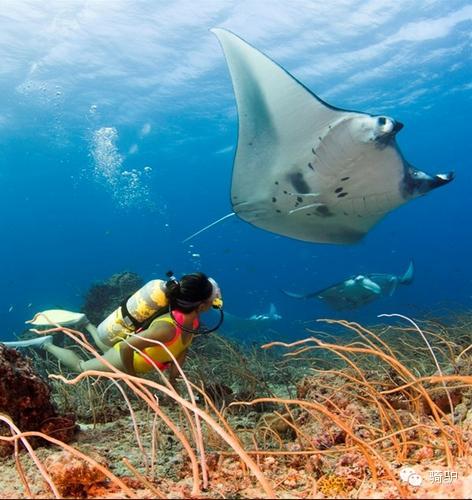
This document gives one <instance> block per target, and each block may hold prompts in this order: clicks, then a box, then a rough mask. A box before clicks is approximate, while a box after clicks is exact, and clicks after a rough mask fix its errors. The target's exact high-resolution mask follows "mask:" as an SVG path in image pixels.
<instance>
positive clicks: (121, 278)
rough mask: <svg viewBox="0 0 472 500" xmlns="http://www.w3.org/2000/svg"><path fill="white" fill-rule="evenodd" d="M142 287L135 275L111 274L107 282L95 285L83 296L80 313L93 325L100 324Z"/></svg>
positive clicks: (139, 278)
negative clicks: (83, 300)
mask: <svg viewBox="0 0 472 500" xmlns="http://www.w3.org/2000/svg"><path fill="white" fill-rule="evenodd" d="M143 285H144V281H143V279H142V278H141V277H140V276H139V275H137V274H136V273H131V272H127V271H126V272H123V273H117V274H113V275H112V276H111V277H110V278H109V279H108V280H106V281H102V282H100V283H95V284H94V285H92V286H91V287H90V289H89V291H88V292H87V293H86V294H85V302H84V305H83V306H82V308H81V312H83V313H85V314H86V316H87V318H88V319H89V320H90V321H91V322H92V323H93V324H94V325H98V324H99V323H101V322H102V321H103V320H104V319H105V318H106V317H107V316H108V315H109V314H110V313H111V312H113V311H114V310H115V309H116V308H117V307H118V306H119V305H120V304H121V302H122V301H123V300H124V299H126V298H127V297H129V296H130V295H131V294H133V293H134V292H135V291H136V290H138V289H139V288H141V287H142V286H143Z"/></svg>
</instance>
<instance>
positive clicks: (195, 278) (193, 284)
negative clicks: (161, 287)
mask: <svg viewBox="0 0 472 500" xmlns="http://www.w3.org/2000/svg"><path fill="white" fill-rule="evenodd" d="M167 276H168V277H169V278H170V279H169V281H167V283H166V295H167V298H168V299H169V305H170V307H171V309H177V310H179V311H182V312H183V313H189V312H192V311H194V310H195V309H196V308H197V307H198V306H199V305H200V304H201V303H202V302H205V301H206V300H208V299H209V298H210V297H211V294H212V292H213V285H212V284H211V282H210V281H209V279H208V276H206V275H205V274H203V273H192V274H186V275H184V276H182V278H181V279H180V281H179V280H177V279H176V278H175V276H174V274H173V273H172V272H171V271H169V272H168V273H167Z"/></svg>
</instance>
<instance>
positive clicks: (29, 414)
mask: <svg viewBox="0 0 472 500" xmlns="http://www.w3.org/2000/svg"><path fill="white" fill-rule="evenodd" d="M0 412H1V413H3V414H6V415H8V417H10V419H11V420H12V421H13V423H14V424H15V425H16V426H17V427H18V428H19V429H20V430H21V431H23V432H24V431H39V432H43V433H44V434H47V435H49V436H53V437H55V438H57V439H60V440H61V441H64V442H67V441H70V440H71V438H72V436H73V435H74V433H75V431H76V425H75V415H72V414H68V415H64V416H61V415H59V414H58V412H57V410H56V408H55V406H54V404H53V401H52V399H51V388H50V387H49V385H48V384H47V383H46V382H45V381H44V380H43V379H42V378H41V377H40V376H39V375H38V374H37V373H36V372H35V370H34V368H33V365H32V363H31V361H30V360H29V359H28V358H26V357H24V356H22V355H21V354H20V353H19V352H18V351H17V350H16V349H10V348H8V347H6V346H5V345H3V344H1V343H0ZM0 435H5V436H6V435H8V436H10V435H11V432H10V430H9V428H8V427H7V425H6V424H0ZM29 441H30V443H31V444H32V445H33V446H37V445H38V444H39V438H29ZM12 451H13V444H9V443H6V442H3V441H0V455H2V456H5V455H8V454H9V453H11V452H12Z"/></svg>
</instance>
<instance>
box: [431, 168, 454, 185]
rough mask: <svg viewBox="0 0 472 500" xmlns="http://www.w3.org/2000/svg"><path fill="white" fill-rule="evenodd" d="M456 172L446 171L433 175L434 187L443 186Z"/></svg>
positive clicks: (452, 178)
mask: <svg viewBox="0 0 472 500" xmlns="http://www.w3.org/2000/svg"><path fill="white" fill-rule="evenodd" d="M455 176H456V174H455V173H454V172H448V173H447V174H437V175H436V176H435V177H434V180H435V184H436V187H439V186H444V185H445V184H449V183H450V182H451V181H452V180H454V177H455Z"/></svg>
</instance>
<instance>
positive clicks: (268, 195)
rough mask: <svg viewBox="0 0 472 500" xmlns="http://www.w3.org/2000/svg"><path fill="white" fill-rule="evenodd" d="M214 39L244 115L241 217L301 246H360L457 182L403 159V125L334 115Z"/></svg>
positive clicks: (247, 54) (250, 52)
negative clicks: (416, 201)
mask: <svg viewBox="0 0 472 500" xmlns="http://www.w3.org/2000/svg"><path fill="white" fill-rule="evenodd" d="M213 32H214V33H215V34H216V36H217V37H218V39H219V41H220V43H221V45H222V47H223V51H224V54H225V57H226V60H227V63H228V67H229V70H230V74H231V79H232V82H233V87H234V92H235V96H236V102H237V108H238V115H239V134H238V145H237V151H236V155H235V160H234V167H233V177H232V187H231V202H232V206H233V209H234V212H235V213H236V214H237V215H238V216H239V217H240V218H241V219H243V220H245V221H246V222H249V223H251V224H253V225H255V226H257V227H260V228H262V229H266V230H268V231H272V232H274V233H278V234H282V235H285V236H289V237H291V238H296V239H299V240H304V241H311V242H323V243H354V242H356V241H358V240H359V239H361V238H362V237H363V236H364V235H365V234H366V233H367V232H368V231H369V229H370V228H371V227H372V226H373V225H374V224H376V223H377V222H378V221H379V220H380V219H381V218H382V217H384V216H385V215H386V214H387V213H388V212H389V211H391V210H393V209H394V208H396V207H398V206H400V205H402V204H404V203H406V202H408V201H409V200H411V199H413V198H416V197H418V196H421V195H423V194H426V193H427V192H429V191H430V190H432V189H434V188H436V187H438V186H441V185H444V184H447V183H448V182H450V181H451V180H452V178H453V174H452V173H447V174H439V175H436V176H431V175H429V174H426V173H425V172H421V171H419V170H417V169H415V168H413V167H412V166H411V165H410V164H409V163H408V162H407V161H405V160H404V159H403V157H402V154H401V152H400V151H399V149H398V146H397V144H396V141H395V135H396V133H397V132H398V131H399V130H400V129H401V128H402V126H403V125H402V124H401V123H399V122H396V121H395V120H393V119H392V118H389V117H387V116H372V115H369V114H367V113H361V112H354V111H348V110H343V109H339V108H335V107H333V106H331V105H329V104H327V103H325V102H323V101H322V100H321V99H319V98H318V97H317V96H316V95H315V94H313V93H312V92H310V91H309V90H308V89H307V88H306V87H305V86H304V85H303V84H301V83H300V82H299V81H298V80H296V79H295V78H294V77H293V76H292V75H290V73H288V72H287V71H286V70H284V69H283V68H282V67H280V66H279V65H278V64H276V63H275V62H273V61H272V60H271V59H269V58H268V57H267V56H265V55H264V54H262V53H261V52H260V51H258V50H257V49H255V48H254V47H252V46H251V45H249V44H248V43H246V42H245V41H243V40H242V39H241V38H239V37H237V36H236V35H234V34H233V33H231V32H229V31H227V30H224V29H214V30H213ZM197 234H198V233H197Z"/></svg>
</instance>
